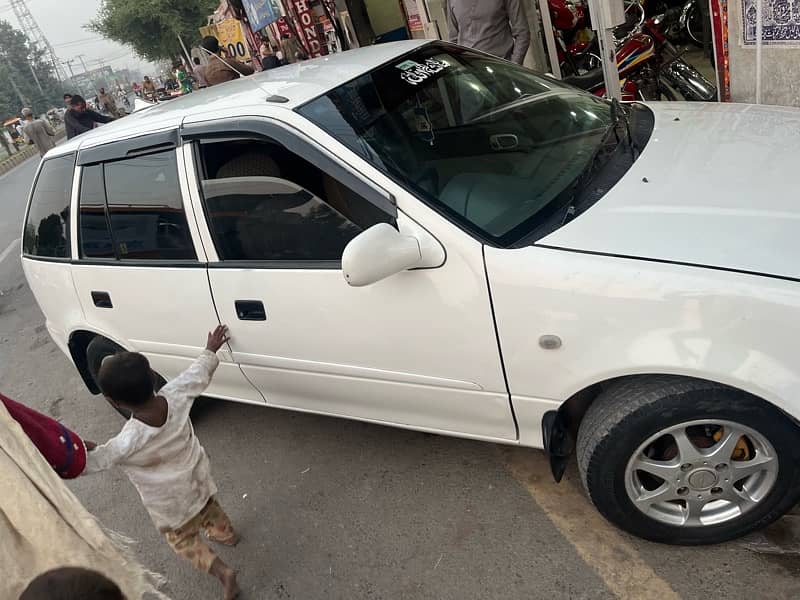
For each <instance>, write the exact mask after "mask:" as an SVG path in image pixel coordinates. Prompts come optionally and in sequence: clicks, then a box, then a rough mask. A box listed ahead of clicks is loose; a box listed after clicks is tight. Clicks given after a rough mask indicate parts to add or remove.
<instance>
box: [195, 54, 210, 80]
mask: <svg viewBox="0 0 800 600" xmlns="http://www.w3.org/2000/svg"><path fill="white" fill-rule="evenodd" d="M192 62H194V68H193V69H192V73H193V74H194V80H195V81H196V82H197V87H199V88H204V87H208V82H207V81H206V66H205V65H203V64H200V59H199V58H198V57H196V56H195V57H194V58H193V59H192Z"/></svg>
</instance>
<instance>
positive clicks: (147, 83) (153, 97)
mask: <svg viewBox="0 0 800 600" xmlns="http://www.w3.org/2000/svg"><path fill="white" fill-rule="evenodd" d="M157 96H158V94H157V93H156V84H155V83H153V80H152V79H150V78H149V77H148V76H147V75H145V76H144V81H142V97H143V98H144V99H145V100H149V101H150V102H156V101H157V100H158V98H157Z"/></svg>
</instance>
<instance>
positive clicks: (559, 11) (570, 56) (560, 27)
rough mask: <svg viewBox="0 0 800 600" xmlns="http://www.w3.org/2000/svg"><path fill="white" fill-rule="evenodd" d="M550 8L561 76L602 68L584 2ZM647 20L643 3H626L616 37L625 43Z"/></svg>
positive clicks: (559, 0) (554, 1)
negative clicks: (621, 23) (627, 37)
mask: <svg viewBox="0 0 800 600" xmlns="http://www.w3.org/2000/svg"><path fill="white" fill-rule="evenodd" d="M548 7H549V10H550V19H551V21H552V24H553V30H554V33H555V38H556V51H557V53H558V62H559V66H560V68H561V74H562V75H563V76H570V75H580V74H581V73H585V72H586V71H589V70H592V69H594V68H596V67H599V66H600V57H599V56H598V54H599V51H598V48H597V40H596V38H595V33H594V31H592V29H591V27H590V23H589V7H588V6H587V5H586V3H585V0H548ZM644 19H645V11H644V8H643V6H642V4H641V2H640V0H625V23H624V24H623V25H620V26H619V27H617V28H616V29H615V31H614V37H615V38H616V39H617V40H622V39H623V38H624V37H625V36H626V35H628V34H629V33H630V32H631V31H632V30H633V29H635V28H637V27H640V26H641V25H642V23H643V22H644Z"/></svg>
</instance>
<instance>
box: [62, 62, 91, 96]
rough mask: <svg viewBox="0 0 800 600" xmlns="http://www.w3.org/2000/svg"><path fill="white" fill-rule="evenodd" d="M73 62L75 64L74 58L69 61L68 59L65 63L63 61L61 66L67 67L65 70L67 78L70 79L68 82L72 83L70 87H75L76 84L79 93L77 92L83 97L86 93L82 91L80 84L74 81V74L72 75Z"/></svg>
mask: <svg viewBox="0 0 800 600" xmlns="http://www.w3.org/2000/svg"><path fill="white" fill-rule="evenodd" d="M74 62H75V59H74V58H71V59H69V60H65V61H63V64H65V65H67V68H68V69H69V77H70V81H71V82H72V85H76V84H77V86H78V91H79V92H80V93H81V95H82V96H83V95H85V94H86V92H85V91H84V90H83V85H81V82H80V81H76V79H75V73H74V71H73V70H72V63H74Z"/></svg>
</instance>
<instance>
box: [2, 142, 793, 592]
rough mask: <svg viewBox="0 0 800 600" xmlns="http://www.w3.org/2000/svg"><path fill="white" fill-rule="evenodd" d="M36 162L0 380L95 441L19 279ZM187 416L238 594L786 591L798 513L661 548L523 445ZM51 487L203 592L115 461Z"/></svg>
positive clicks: (14, 204)
mask: <svg viewBox="0 0 800 600" xmlns="http://www.w3.org/2000/svg"><path fill="white" fill-rule="evenodd" d="M37 161H38V158H36V159H33V160H31V161H29V162H27V163H25V164H23V165H22V166H20V167H18V168H17V169H15V170H14V171H12V172H11V173H9V174H8V175H6V176H4V177H2V178H0V253H2V254H0V259H1V261H0V292H2V295H0V389H2V391H3V392H4V393H6V394H7V395H9V396H11V397H13V398H16V399H18V400H20V401H22V402H25V403H28V404H30V405H32V406H33V407H35V408H37V409H39V410H42V411H45V412H47V413H49V414H51V415H53V416H55V417H57V418H60V419H62V420H63V421H64V422H65V423H66V424H67V425H68V426H69V427H71V428H72V429H75V430H77V431H79V432H81V433H82V434H83V435H84V437H86V438H88V439H93V440H96V441H101V442H102V441H104V440H105V439H107V438H108V437H110V436H112V435H113V434H114V433H116V432H117V431H118V429H119V427H120V426H121V424H122V423H121V421H120V418H119V417H118V416H117V415H116V413H114V412H113V411H112V410H111V409H110V408H109V407H108V406H107V405H106V404H105V403H104V401H103V400H102V399H101V398H98V397H93V396H91V395H90V394H89V393H88V392H87V391H86V389H85V388H84V386H83V384H82V382H81V381H80V379H79V378H78V376H77V375H76V373H75V371H74V369H73V367H72V366H71V364H70V363H69V361H68V360H67V358H66V357H64V356H63V355H62V354H61V353H60V352H59V351H58V350H57V349H56V347H55V346H54V345H53V343H52V342H51V341H50V340H49V338H48V335H47V333H46V331H45V328H44V322H43V317H42V315H41V313H40V312H39V310H38V308H37V307H36V304H35V302H34V299H33V297H32V295H31V292H30V290H29V289H28V287H27V285H26V284H25V280H24V278H23V275H22V270H21V266H20V262H19V256H18V254H19V251H18V246H17V244H18V241H16V240H18V238H19V232H20V230H21V219H22V216H23V212H24V204H25V199H26V196H27V192H28V189H29V187H30V184H31V180H32V178H33V174H34V170H35V166H36V163H37ZM9 247H10V248H11V250H8V251H7V250H6V249H7V248H9ZM143 294H146V290H143ZM212 325H213V324H212V323H209V327H211V326H212ZM197 333H198V337H200V338H202V337H203V336H204V335H205V332H204V331H198V332H197ZM195 428H196V432H197V435H198V436H199V437H200V439H201V441H202V442H203V444H204V446H205V447H206V449H207V451H208V453H209V455H210V457H211V462H212V467H213V471H214V475H215V478H216V480H217V483H218V485H219V488H220V493H219V498H220V501H221V503H222V505H223V506H224V507H225V508H226V509H227V511H228V512H229V514H230V516H231V517H232V519H233V522H234V524H235V526H236V527H237V528H238V530H239V531H240V532H241V534H242V541H241V543H240V544H239V546H238V547H237V548H234V549H228V548H225V549H223V550H221V551H220V554H221V555H222V556H223V558H224V559H225V560H226V561H228V562H229V563H230V564H231V565H233V566H235V567H236V568H237V569H239V571H240V581H241V585H242V587H243V589H244V592H245V593H244V595H243V598H245V599H266V598H270V599H273V598H274V599H288V598H295V599H300V600H313V599H317V598H342V599H347V600H351V599H362V598H363V599H379V598H385V599H396V598H403V599H415V600H416V599H420V600H421V599H431V600H434V599H435V600H445V599H453V600H463V599H469V598H476V599H477V598H481V599H509V600H510V599H538V598H546V599H548V600H556V599H581V598H583V599H587V600H589V599H591V600H601V599H605V598H615V597H617V598H623V599H636V600H639V599H643V598H658V599H660V600H664V599H673V598H686V599H694V598H697V599H702V600H707V599H708V598H719V599H722V598H725V599H739V598H741V599H752V598H759V599H767V598H775V599H785V598H798V597H800V582H798V580H797V575H798V574H800V558H798V554H800V543H798V540H797V539H796V538H795V537H794V531H795V529H796V527H795V526H794V519H799V518H800V517H786V518H785V519H783V520H782V521H781V522H779V523H778V524H776V525H775V526H773V527H772V528H770V530H769V531H768V532H767V533H766V534H762V535H757V536H753V537H752V538H750V539H749V540H744V541H738V542H734V543H729V544H723V545H720V546H716V547H705V548H679V547H669V546H661V545H656V544H651V543H647V542H643V541H640V540H637V539H634V538H631V537H629V536H627V535H625V534H623V533H621V532H620V531H618V530H616V529H614V528H613V527H611V526H610V525H608V524H607V523H606V522H605V521H604V520H603V519H602V518H601V517H600V516H599V515H598V514H597V513H596V512H595V510H594V509H593V508H592V506H591V504H590V503H589V502H588V501H587V499H586V498H585V496H584V494H583V492H582V490H581V489H580V487H579V481H578V477H577V475H576V473H575V472H574V469H573V470H570V471H568V473H567V477H566V478H565V481H564V482H562V483H561V484H560V485H555V484H553V483H552V481H551V479H550V477H549V474H548V469H547V467H546V461H545V460H544V457H543V455H542V454H541V453H540V452H537V451H532V450H523V449H517V448H509V447H499V446H495V445H491V444H485V443H480V442H471V441H464V440H458V439H450V438H444V437H437V436H433V435H427V434H422V433H413V432H408V431H400V430H393V429H389V428H385V427H380V426H375V425H367V424H362V423H357V422H350V421H344V420H336V419H331V418H324V417H318V416H313V415H305V414H294V413H289V412H284V411H279V410H272V409H266V408H259V407H254V406H244V405H236V404H230V403H224V402H213V401H212V402H208V403H207V404H205V405H203V406H202V407H201V410H199V411H198V413H197V415H196V416H195ZM68 485H69V486H70V488H72V489H73V490H74V492H75V493H76V494H77V496H78V497H79V498H80V499H81V501H82V502H83V503H84V504H85V505H86V507H87V508H88V509H89V510H90V511H91V512H92V513H93V514H95V515H96V516H97V517H98V518H99V519H100V521H101V522H102V523H103V524H104V525H105V526H106V527H108V528H111V529H114V530H117V531H119V532H122V533H124V534H126V535H128V536H130V537H132V538H134V539H136V540H138V545H137V546H136V554H137V555H138V557H139V559H140V560H141V561H142V563H144V564H145V565H146V566H147V567H149V568H151V569H153V570H155V571H158V572H160V573H162V574H164V575H165V576H166V577H167V579H168V584H167V585H166V587H165V589H164V591H165V592H166V593H168V594H169V595H170V596H171V597H173V598H175V599H176V600H189V599H192V600H194V599H203V598H217V597H219V596H220V593H219V592H220V590H219V589H218V587H217V584H216V582H215V581H214V580H213V579H212V578H211V577H210V576H206V575H203V574H198V573H195V572H194V571H193V570H192V569H191V567H190V566H189V565H188V563H185V562H182V560H181V559H179V558H177V557H176V556H174V555H173V554H172V552H171V551H170V549H169V548H168V546H167V544H166V543H165V542H164V541H163V540H162V539H161V537H160V536H159V534H158V533H157V532H156V530H155V529H154V527H153V526H152V525H151V523H150V521H149V519H148V517H147V514H146V513H145V511H144V509H143V507H142V506H141V503H140V502H139V499H138V496H137V494H136V491H135V490H134V488H133V487H132V486H131V485H130V483H128V481H127V480H126V479H125V477H124V476H123V475H122V474H121V473H119V472H112V473H107V474H102V475H96V476H90V477H83V478H80V479H78V480H75V481H71V482H69V483H68ZM763 549H766V550H772V551H776V552H780V553H779V554H763V553H761V552H756V551H754V550H763ZM792 552H794V554H792Z"/></svg>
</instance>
